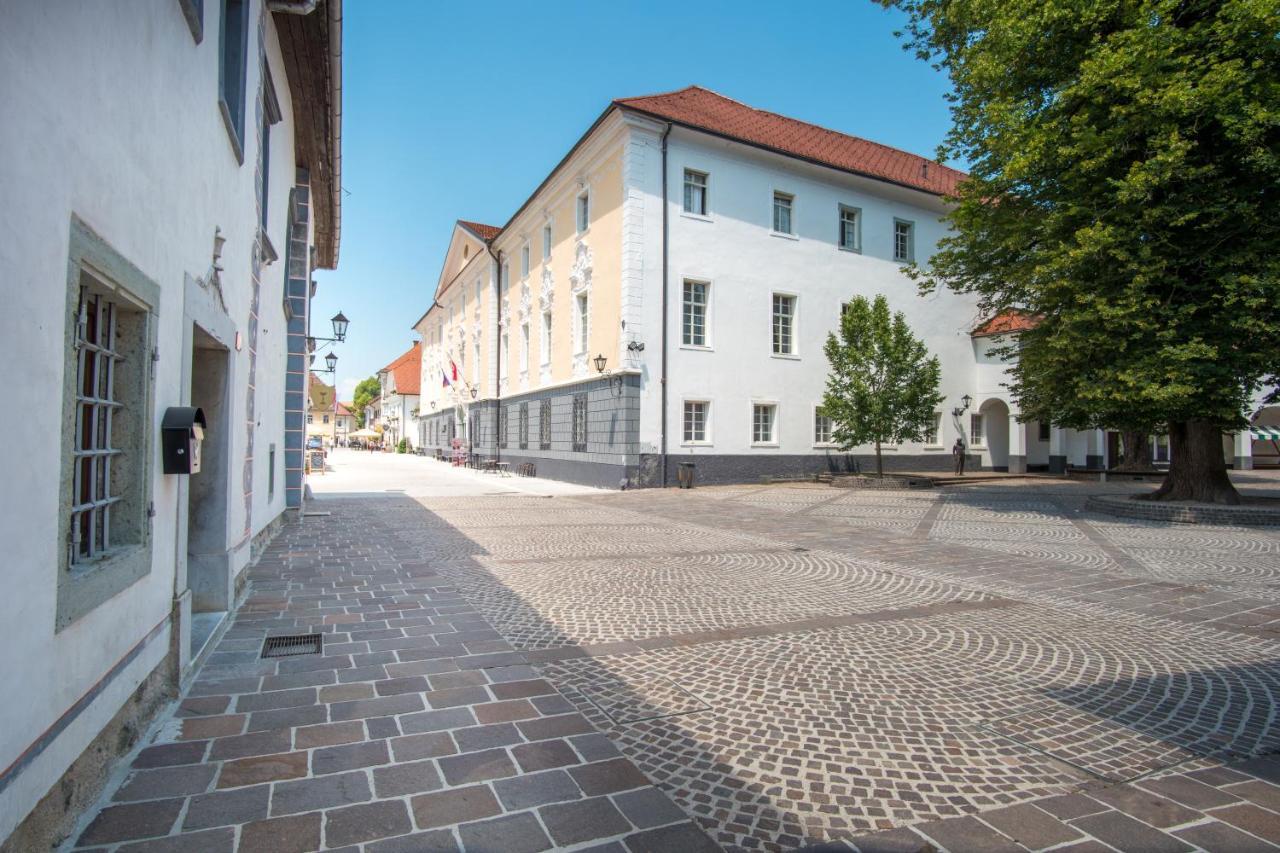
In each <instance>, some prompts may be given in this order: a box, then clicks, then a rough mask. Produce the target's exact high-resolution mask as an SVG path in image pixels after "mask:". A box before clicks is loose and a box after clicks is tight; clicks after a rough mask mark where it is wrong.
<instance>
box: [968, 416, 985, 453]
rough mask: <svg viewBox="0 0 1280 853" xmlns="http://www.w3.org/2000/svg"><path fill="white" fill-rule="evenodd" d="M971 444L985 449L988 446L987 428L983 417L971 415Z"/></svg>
mask: <svg viewBox="0 0 1280 853" xmlns="http://www.w3.org/2000/svg"><path fill="white" fill-rule="evenodd" d="M969 444H971V445H973V446H974V447H985V446H986V444H987V433H986V427H985V425H984V424H983V422H982V415H979V414H972V415H969Z"/></svg>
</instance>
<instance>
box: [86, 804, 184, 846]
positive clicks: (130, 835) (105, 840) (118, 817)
mask: <svg viewBox="0 0 1280 853" xmlns="http://www.w3.org/2000/svg"><path fill="white" fill-rule="evenodd" d="M184 802H186V801H185V800H183V799H173V800H160V801H151V802H146V803H129V804H126V805H119V806H107V807H106V808H105V809H103V810H102V811H101V812H99V813H98V814H97V816H96V817H94V819H93V821H92V822H91V823H90V824H89V825H88V826H87V827H86V828H85V830H84V832H82V833H81V834H80V838H79V840H78V841H77V842H76V843H77V844H78V845H79V846H81V847H85V846H89V845H92V844H110V843H112V842H117V841H131V840H134V839H138V838H150V837H152V836H156V835H165V834H167V833H168V832H169V829H170V828H171V827H172V826H173V823H174V821H175V820H177V819H178V814H179V813H180V812H181V811H182V805H183V803H184Z"/></svg>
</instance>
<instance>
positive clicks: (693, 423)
mask: <svg viewBox="0 0 1280 853" xmlns="http://www.w3.org/2000/svg"><path fill="white" fill-rule="evenodd" d="M684 440H685V441H706V440H707V404H706V403H702V402H686V403H685V404H684Z"/></svg>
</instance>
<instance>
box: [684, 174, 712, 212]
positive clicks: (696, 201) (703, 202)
mask: <svg viewBox="0 0 1280 853" xmlns="http://www.w3.org/2000/svg"><path fill="white" fill-rule="evenodd" d="M684 211H685V213H696V214H698V215H699V216H706V215H707V174H706V172H695V171H694V170H693V169H685V170H684Z"/></svg>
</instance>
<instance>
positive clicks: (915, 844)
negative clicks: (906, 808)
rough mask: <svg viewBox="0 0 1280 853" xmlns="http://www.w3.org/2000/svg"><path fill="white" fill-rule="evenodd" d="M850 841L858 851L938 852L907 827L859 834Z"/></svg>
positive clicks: (872, 852)
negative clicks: (870, 833)
mask: <svg viewBox="0 0 1280 853" xmlns="http://www.w3.org/2000/svg"><path fill="white" fill-rule="evenodd" d="M849 843H850V844H851V845H852V846H853V848H854V849H855V850H857V851H858V853H936V851H937V849H938V848H937V847H935V846H934V845H933V844H932V843H930V842H929V841H926V840H925V839H924V837H923V836H920V835H917V834H916V833H914V832H912V831H911V830H910V829H907V828H905V827H903V828H900V829H890V830H887V831H885V832H877V833H874V834H872V835H862V836H858V837H857V838H854V839H851V840H850V842H849Z"/></svg>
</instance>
